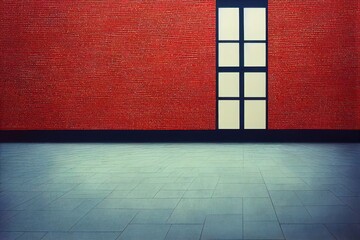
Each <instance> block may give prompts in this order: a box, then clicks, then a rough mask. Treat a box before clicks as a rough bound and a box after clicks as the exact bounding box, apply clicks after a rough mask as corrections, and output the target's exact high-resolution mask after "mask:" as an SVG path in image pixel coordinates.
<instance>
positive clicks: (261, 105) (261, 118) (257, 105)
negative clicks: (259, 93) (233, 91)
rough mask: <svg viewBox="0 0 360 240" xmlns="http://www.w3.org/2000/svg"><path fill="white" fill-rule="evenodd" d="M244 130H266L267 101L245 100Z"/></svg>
mask: <svg viewBox="0 0 360 240" xmlns="http://www.w3.org/2000/svg"><path fill="white" fill-rule="evenodd" d="M244 108H245V109H244V121H245V122H244V128H245V129H265V128H266V101H265V100H245V103H244Z"/></svg>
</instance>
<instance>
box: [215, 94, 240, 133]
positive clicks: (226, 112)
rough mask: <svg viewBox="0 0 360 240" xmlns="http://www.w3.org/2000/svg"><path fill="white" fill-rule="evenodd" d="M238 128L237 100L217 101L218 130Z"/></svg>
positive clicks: (238, 106)
mask: <svg viewBox="0 0 360 240" xmlns="http://www.w3.org/2000/svg"><path fill="white" fill-rule="evenodd" d="M239 128H240V105H239V101H237V100H220V101H219V129H239Z"/></svg>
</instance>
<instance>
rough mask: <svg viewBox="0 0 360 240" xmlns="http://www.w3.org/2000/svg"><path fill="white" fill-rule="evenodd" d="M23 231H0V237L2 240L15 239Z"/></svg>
mask: <svg viewBox="0 0 360 240" xmlns="http://www.w3.org/2000/svg"><path fill="white" fill-rule="evenodd" d="M22 234H23V232H1V231H0V239H4V240H15V239H17V238H18V237H20V236H21V235H22Z"/></svg>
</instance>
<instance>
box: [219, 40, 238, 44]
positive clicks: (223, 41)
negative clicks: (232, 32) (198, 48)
mask: <svg viewBox="0 0 360 240" xmlns="http://www.w3.org/2000/svg"><path fill="white" fill-rule="evenodd" d="M218 43H240V40H218Z"/></svg>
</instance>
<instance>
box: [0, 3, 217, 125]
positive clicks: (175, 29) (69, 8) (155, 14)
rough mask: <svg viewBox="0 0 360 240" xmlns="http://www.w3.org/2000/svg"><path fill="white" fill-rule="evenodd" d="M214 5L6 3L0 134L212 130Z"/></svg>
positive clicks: (1, 31)
mask: <svg viewBox="0 0 360 240" xmlns="http://www.w3.org/2000/svg"><path fill="white" fill-rule="evenodd" d="M215 13H216V12H215V2H214V1H213V0H203V1H197V0H162V1H152V0H144V1H118V0H116V1H88V0H87V1H49V0H46V1H35V0H34V1H27V2H26V3H25V2H22V1H5V2H2V3H1V4H0V16H1V17H0V18H1V20H0V39H1V40H0V50H1V70H0V71H1V72H0V79H1V93H2V94H1V96H0V101H1V115H0V117H1V122H0V128H1V129H214V128H215V106H216V101H215V97H216V95H215V88H216V83H215V74H216V73H215V47H214V46H215V45H214V44H215Z"/></svg>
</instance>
